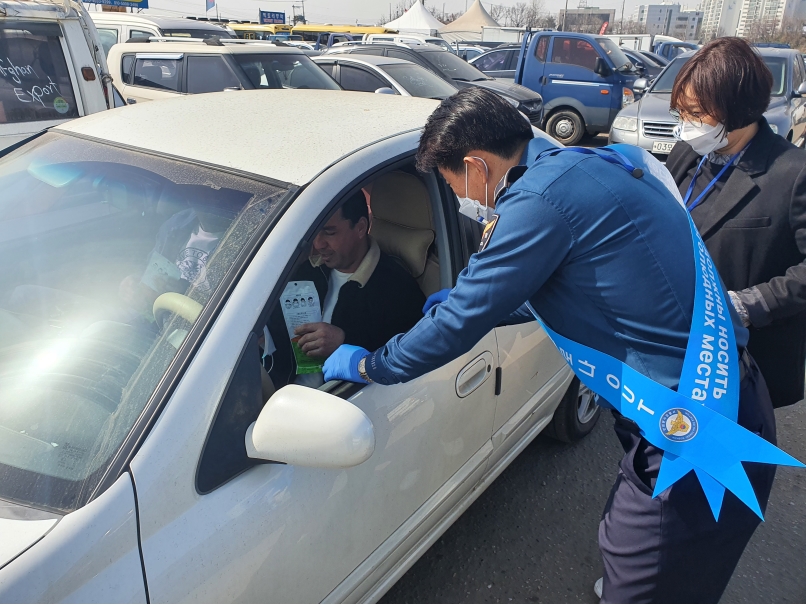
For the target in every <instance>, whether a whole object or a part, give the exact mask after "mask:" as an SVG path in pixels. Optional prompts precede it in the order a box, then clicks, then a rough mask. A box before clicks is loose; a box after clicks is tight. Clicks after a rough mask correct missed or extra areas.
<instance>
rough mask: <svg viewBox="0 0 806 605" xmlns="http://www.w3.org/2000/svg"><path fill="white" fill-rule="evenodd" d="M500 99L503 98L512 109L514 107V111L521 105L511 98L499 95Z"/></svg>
mask: <svg viewBox="0 0 806 605" xmlns="http://www.w3.org/2000/svg"><path fill="white" fill-rule="evenodd" d="M501 98H503V99H504V100H505V101H506V102H507V103H509V104H510V105H512V107H514V108H515V109H517V108H518V106H519V105H520V104H521V103H520V101H516V100H515V99H513V98H512V97H505V96H504V95H501Z"/></svg>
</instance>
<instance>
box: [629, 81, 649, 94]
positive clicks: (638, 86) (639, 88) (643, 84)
mask: <svg viewBox="0 0 806 605" xmlns="http://www.w3.org/2000/svg"><path fill="white" fill-rule="evenodd" d="M647 88H649V82H647V79H646V78H638V79H637V80H636V81H635V82H633V84H632V91H633V92H634V93H635V94H637V95H642V94H644V93H645V92H646V89H647Z"/></svg>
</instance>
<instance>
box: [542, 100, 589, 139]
mask: <svg viewBox="0 0 806 605" xmlns="http://www.w3.org/2000/svg"><path fill="white" fill-rule="evenodd" d="M546 132H547V133H548V134H549V135H551V136H552V137H554V138H555V139H557V140H558V141H559V142H560V143H562V144H563V145H576V144H577V143H579V141H580V140H581V139H582V137H583V136H584V135H585V124H584V123H583V122H582V118H581V117H580V116H579V114H578V113H577V112H575V111H573V110H571V109H561V110H560V111H558V112H557V113H553V114H551V116H549V119H548V120H546Z"/></svg>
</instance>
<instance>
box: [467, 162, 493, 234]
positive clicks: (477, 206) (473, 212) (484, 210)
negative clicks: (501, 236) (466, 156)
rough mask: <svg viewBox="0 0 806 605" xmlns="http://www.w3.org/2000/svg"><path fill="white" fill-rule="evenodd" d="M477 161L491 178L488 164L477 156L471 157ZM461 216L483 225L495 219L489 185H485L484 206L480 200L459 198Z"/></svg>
mask: <svg viewBox="0 0 806 605" xmlns="http://www.w3.org/2000/svg"><path fill="white" fill-rule="evenodd" d="M470 157H472V158H473V159H475V160H479V161H480V162H481V163H482V164H484V171H485V173H486V174H487V176H488V177H489V175H490V170H489V168H487V162H485V161H484V160H483V159H481V158H477V157H476V156H470ZM465 195H467V163H465ZM459 214H464V215H465V216H466V217H468V218H471V219H473V220H474V221H478V222H479V223H481V224H482V225H486V224H487V223H489V222H490V220H492V218H493V209H492V208H490V205H489V202H488V200H487V184H485V185H484V205H483V206H482V205H481V202H479V201H478V200H473V199H470V198H469V197H460V198H459Z"/></svg>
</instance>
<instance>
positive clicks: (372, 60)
mask: <svg viewBox="0 0 806 605" xmlns="http://www.w3.org/2000/svg"><path fill="white" fill-rule="evenodd" d="M334 55H335V53H334ZM320 59H321V60H322V61H325V60H327V61H351V62H354V63H367V64H369V65H375V66H381V65H396V64H399V63H405V64H406V65H417V64H416V63H412V62H411V61H406V60H405V59H395V58H394V57H381V56H379V55H363V54H360V53H359V54H357V55H353V54H346V53H345V54H343V55H342V54H341V53H339V55H338V57H336V56H333V55H322V56H321V57H316V58H315V59H314V61H315V62H316V63H320V62H321V61H320ZM417 67H420V66H419V65H417ZM421 69H423V68H421Z"/></svg>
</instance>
